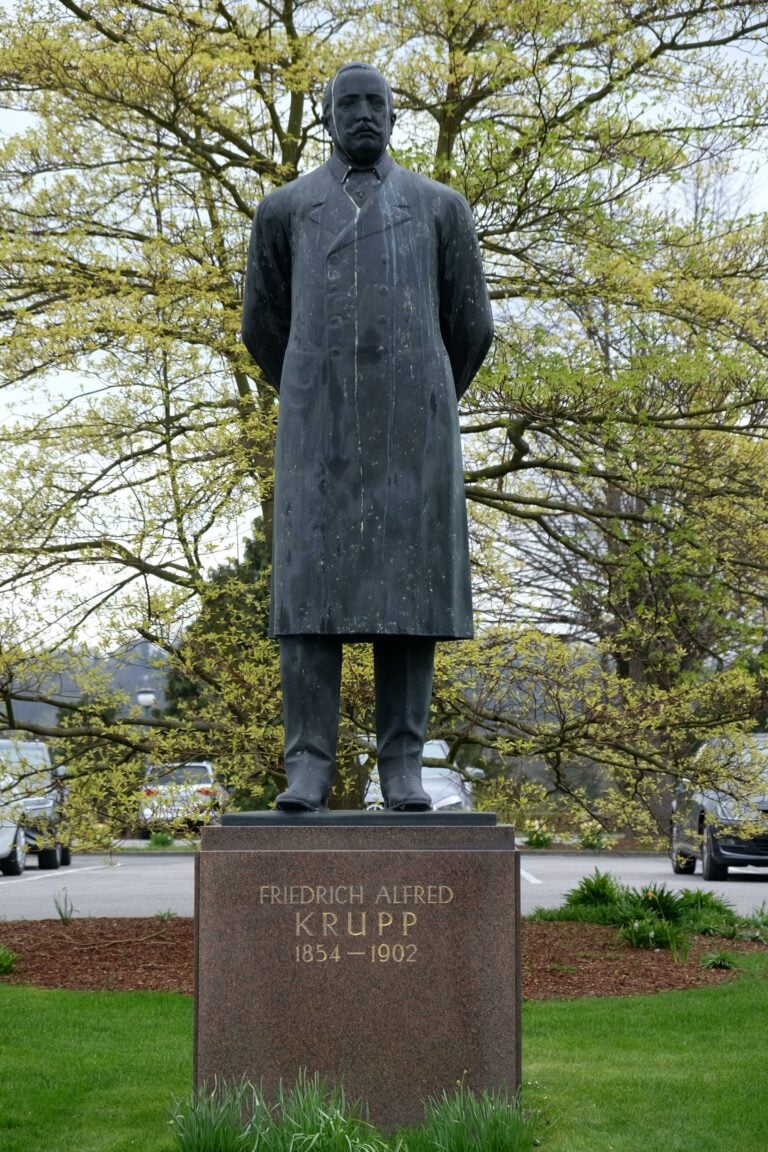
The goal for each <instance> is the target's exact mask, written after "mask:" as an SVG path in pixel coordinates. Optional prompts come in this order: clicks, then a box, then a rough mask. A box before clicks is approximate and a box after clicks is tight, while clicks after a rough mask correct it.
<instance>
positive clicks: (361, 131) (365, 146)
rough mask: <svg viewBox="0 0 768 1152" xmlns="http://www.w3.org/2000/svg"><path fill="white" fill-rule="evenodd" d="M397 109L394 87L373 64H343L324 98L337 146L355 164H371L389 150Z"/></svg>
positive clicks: (327, 124) (325, 121)
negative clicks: (395, 108) (394, 99)
mask: <svg viewBox="0 0 768 1152" xmlns="http://www.w3.org/2000/svg"><path fill="white" fill-rule="evenodd" d="M394 123H395V113H394V110H393V108H392V91H391V89H390V87H389V84H387V82H386V80H385V79H384V77H383V76H382V74H381V72H379V71H378V69H376V68H373V67H371V65H370V64H357V63H353V64H344V65H343V67H341V68H339V70H338V72H337V73H336V75H335V76H334V77H333V79H332V80H330V81H329V83H328V86H327V88H326V89H325V96H324V98H323V124H324V125H325V128H326V131H327V132H329V133H330V135H331V139H332V140H333V144H334V148H336V149H337V150H338V151H339V152H341V154H342V156H344V157H346V159H348V160H351V161H352V163H353V164H359V165H363V166H365V165H369V164H373V163H375V161H376V160H378V158H379V157H380V156H381V155H382V153H383V152H384V151H385V150H386V147H387V144H389V137H390V136H391V134H392V127H393V125H394Z"/></svg>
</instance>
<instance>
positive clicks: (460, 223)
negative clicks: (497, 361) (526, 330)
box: [439, 193, 493, 398]
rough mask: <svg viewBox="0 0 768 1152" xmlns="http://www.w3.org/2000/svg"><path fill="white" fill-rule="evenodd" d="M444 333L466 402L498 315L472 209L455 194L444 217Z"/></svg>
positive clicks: (459, 393) (441, 241) (458, 392)
mask: <svg viewBox="0 0 768 1152" xmlns="http://www.w3.org/2000/svg"><path fill="white" fill-rule="evenodd" d="M439 227H440V236H439V245H440V331H441V333H442V337H443V342H444V344H445V347H446V349H447V352H448V356H449V358H450V361H451V367H452V369H453V379H454V383H455V385H456V396H457V398H460V397H461V396H462V395H463V394H464V393H465V392H466V390H467V388H468V387H469V385H470V384H471V383H472V380H473V379H474V377H475V375H476V373H477V370H478V368H479V367H480V365H481V364H482V362H483V360H484V359H485V357H486V355H487V353H488V349H489V348H490V346H491V341H492V340H493V313H492V312H491V304H490V300H489V299H488V289H487V287H486V284H485V275H484V273H483V261H482V257H481V255H480V245H479V244H478V242H477V233H476V232H475V222H474V220H473V219H472V213H471V211H470V208H469V205H468V204H467V202H466V200H464V198H463V197H461V196H458V195H456V194H455V193H454V194H452V195H451V196H450V198H449V199H448V201H447V203H446V205H445V206H444V210H443V212H442V213H441V216H440V224H439Z"/></svg>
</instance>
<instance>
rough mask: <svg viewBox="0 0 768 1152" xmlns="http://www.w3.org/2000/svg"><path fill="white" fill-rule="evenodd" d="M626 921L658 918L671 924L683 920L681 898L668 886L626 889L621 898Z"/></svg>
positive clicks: (657, 885) (658, 885) (653, 885)
mask: <svg viewBox="0 0 768 1152" xmlns="http://www.w3.org/2000/svg"><path fill="white" fill-rule="evenodd" d="M621 905H622V908H623V910H624V915H625V919H626V920H630V919H632V920H635V919H643V918H644V917H646V916H657V917H658V918H659V919H660V920H665V921H667V922H669V923H671V924H676V923H678V921H680V920H681V919H682V918H683V912H682V908H681V905H680V896H679V894H678V893H677V892H676V891H674V889H671V888H668V887H667V885H666V884H649V885H647V886H646V887H645V888H626V889H624V891H623V893H622V896H621Z"/></svg>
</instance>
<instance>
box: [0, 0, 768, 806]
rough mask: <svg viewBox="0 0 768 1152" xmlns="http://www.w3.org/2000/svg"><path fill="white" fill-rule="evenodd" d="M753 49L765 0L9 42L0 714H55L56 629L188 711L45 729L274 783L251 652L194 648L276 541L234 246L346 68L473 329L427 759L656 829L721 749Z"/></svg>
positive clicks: (260, 399)
mask: <svg viewBox="0 0 768 1152" xmlns="http://www.w3.org/2000/svg"><path fill="white" fill-rule="evenodd" d="M766 29H768V4H765V3H756V2H755V0H728V2H727V3H722V2H720V0H718V2H717V3H714V2H713V3H711V4H710V3H704V4H701V3H693V2H686V0H607V2H603V3H600V4H597V3H595V2H593V0H587V2H585V0H579V2H578V3H577V2H576V0H565V2H562V0H557V2H555V0H521V2H520V3H518V4H515V5H514V6H512V7H511V8H510V6H509V5H507V4H502V3H501V2H500V0H471V2H470V3H469V4H465V5H456V4H455V3H454V2H453V0H439V3H438V4H437V6H436V5H435V4H434V3H433V4H430V5H426V4H424V3H422V2H421V0H415V2H414V0H407V2H400V0H398V2H397V3H393V2H392V0H381V2H380V3H377V4H374V5H373V6H362V5H361V6H359V7H358V6H356V5H355V4H354V3H341V4H338V5H333V6H331V7H330V8H328V6H320V5H314V4H312V3H305V2H296V0H288V2H287V3H286V4H284V5H283V6H282V7H281V8H279V9H275V8H274V7H273V6H270V5H264V4H261V3H254V4H251V5H245V4H237V5H234V6H228V5H222V4H220V3H217V4H213V3H210V2H208V0H202V2H198V0H195V2H192V0H175V2H174V3H167V2H164V0H161V2H160V3H153V4H149V3H143V2H138V3H137V2H135V0H126V2H125V3H123V4H121V5H119V6H118V7H115V6H114V5H107V4H106V3H103V2H102V0H95V2H90V0H89V2H87V3H82V4H78V3H75V2H73V0H25V2H23V3H21V4H19V5H18V7H17V10H16V11H15V12H14V13H6V14H4V15H3V17H2V33H3V36H2V44H3V47H2V49H0V94H2V99H3V106H4V107H6V108H12V109H15V110H20V111H23V112H24V113H26V114H27V115H28V117H29V119H28V120H27V121H25V123H24V125H23V126H22V128H20V130H19V131H18V133H17V134H16V135H15V136H12V137H9V138H8V139H7V140H6V141H5V143H4V146H3V150H2V155H1V156H0V172H1V173H2V176H1V179H2V190H3V197H2V204H1V206H0V226H1V227H0V233H1V236H2V238H1V239H0V269H2V273H1V275H2V283H3V298H2V304H1V305H0V324H1V325H2V326H3V333H4V342H3V345H2V350H1V351H0V362H1V363H2V369H3V377H2V378H3V380H4V382H5V391H6V417H5V421H4V427H3V432H2V437H3V447H4V451H3V455H2V465H1V468H2V483H1V484H0V491H1V492H2V495H1V496H0V586H1V587H2V588H3V589H4V590H5V591H6V593H7V595H6V598H5V599H6V601H7V602H8V607H3V608H2V609H0V682H1V683H2V698H3V699H4V701H5V705H4V707H5V715H4V717H3V719H2V723H4V724H5V725H6V726H8V727H13V726H14V725H15V723H16V721H15V718H14V713H13V703H14V700H18V699H24V698H30V697H31V698H43V697H44V698H46V699H53V700H54V701H56V702H58V700H57V696H56V692H55V691H52V690H51V683H52V680H51V677H52V675H53V674H54V673H55V671H56V667H57V661H58V659H59V656H58V654H59V653H60V652H61V650H62V649H63V648H64V647H66V646H68V645H70V644H71V643H72V641H73V639H74V638H76V639H77V642H78V643H79V644H80V645H81V646H82V645H83V644H84V642H85V641H86V639H87V641H88V644H89V645H90V646H91V647H93V648H97V649H100V650H102V651H103V650H105V649H108V648H109V647H110V646H112V645H114V644H117V643H119V642H121V641H123V640H124V639H125V638H126V637H134V638H135V637H136V636H137V635H140V636H143V637H145V638H147V639H151V640H152V641H153V642H155V643H157V644H158V645H160V646H161V647H162V648H163V649H164V650H165V651H166V652H167V654H168V657H169V659H171V660H172V661H175V662H177V664H179V666H180V668H181V671H183V672H184V674H185V675H187V676H190V677H191V678H192V679H193V680H195V681H196V682H204V683H205V684H206V686H207V687H206V691H205V692H204V693H203V694H202V695H201V696H200V697H198V702H197V703H198V706H197V707H196V709H195V710H194V711H193V710H191V709H184V710H180V711H178V712H177V714H176V715H164V716H160V715H158V716H155V717H153V718H152V724H151V731H150V732H149V733H147V732H146V730H145V728H144V726H143V720H144V719H145V718H143V717H142V716H141V715H140V714H138V713H137V712H136V710H135V709H133V710H132V709H131V707H130V706H129V704H128V703H126V702H122V703H121V706H120V707H119V708H117V709H116V710H115V712H114V718H113V719H112V720H111V721H110V722H106V721H105V720H104V719H103V718H102V719H96V718H95V717H94V714H93V713H92V712H91V711H89V712H84V711H83V710H82V708H78V706H77V705H73V708H74V712H75V713H76V714H77V716H78V723H79V728H80V729H81V730H82V735H83V738H84V739H90V738H91V737H92V736H93V735H96V736H97V737H98V738H99V739H107V740H111V741H114V742H115V743H116V744H117V745H118V746H125V747H131V748H140V749H146V750H151V753H152V755H153V756H160V755H162V756H163V757H164V758H175V755H176V753H177V752H179V751H180V750H181V751H183V750H184V749H188V748H190V747H191V746H192V745H193V744H194V745H198V746H199V744H200V743H201V742H205V743H206V744H207V743H208V742H214V743H215V744H216V747H217V749H220V750H221V751H222V755H225V756H227V757H228V758H229V760H230V762H231V763H232V764H233V765H235V764H243V763H246V762H247V763H248V764H249V765H252V764H253V763H254V761H256V762H258V763H259V764H262V765H264V767H265V769H266V770H270V768H274V764H275V760H276V757H278V756H279V752H278V749H279V731H278V730H277V727H276V724H277V720H276V705H275V693H276V681H275V675H274V655H273V654H271V650H270V646H269V644H268V642H267V641H264V640H262V639H261V638H259V640H258V643H257V642H254V644H253V646H252V648H251V650H250V651H249V652H248V653H247V658H244V659H243V660H242V661H240V662H239V663H237V664H236V665H234V666H233V664H232V661H231V660H230V659H229V656H227V655H226V654H231V653H232V652H234V651H235V638H234V637H232V636H229V637H228V638H227V637H225V636H224V634H223V632H221V633H219V632H217V631H216V628H214V629H213V638H212V646H213V647H217V646H218V648H219V649H220V656H221V658H220V659H219V658H218V657H216V656H215V655H212V654H211V652H210V651H207V650H206V645H205V644H202V643H196V644H195V645H192V644H191V639H192V638H193V637H198V636H201V635H202V632H201V631H200V629H202V628H203V627H204V625H205V622H206V621H207V620H210V619H211V612H214V610H213V609H212V608H211V607H206V605H210V604H211V597H214V598H215V597H217V596H219V595H222V592H221V587H220V583H217V581H216V580H215V579H214V580H211V579H210V572H211V569H212V568H214V569H215V567H216V566H217V565H219V566H220V565H221V562H222V559H223V558H224V557H226V556H227V555H228V554H230V552H231V539H232V536H233V534H235V533H236V532H237V531H238V529H239V525H240V524H241V523H242V522H243V519H244V518H245V522H246V523H250V521H251V520H252V519H253V517H254V515H255V514H256V513H257V512H260V513H261V514H262V516H263V520H264V526H265V534H266V537H267V539H268V538H269V533H270V525H271V504H270V457H271V444H272V437H273V433H274V419H275V398H274V396H273V395H272V394H271V392H270V391H269V389H267V388H265V386H264V384H263V382H262V381H261V380H260V379H259V377H258V374H257V373H256V372H255V370H254V368H253V365H252V364H250V363H249V361H248V358H247V356H246V355H245V353H244V350H243V349H242V348H241V346H240V344H239V340H238V327H239V312H240V297H241V288H242V273H243V268H244V263H245V244H246V239H247V232H248V224H249V219H250V216H251V213H252V211H253V207H254V205H255V204H256V202H257V201H258V200H259V199H260V197H261V195H262V194H263V193H264V192H265V191H266V190H267V189H268V188H270V187H273V186H274V185H276V184H278V183H280V182H282V181H284V180H286V179H290V178H291V177H292V176H294V175H295V174H296V173H297V172H299V171H301V170H303V169H305V168H307V167H310V166H312V165H314V164H315V163H316V162H318V161H319V160H320V159H322V157H323V154H324V151H323V150H324V144H323V141H322V134H321V132H320V127H319V101H320V98H321V92H322V87H323V83H324V81H325V79H326V77H327V76H328V75H329V74H330V72H331V71H332V69H333V68H334V66H335V65H336V64H337V63H339V62H340V61H341V60H343V59H345V58H348V57H349V56H366V57H368V58H372V59H375V60H376V61H377V62H379V63H380V64H381V65H382V67H383V68H384V70H385V71H386V72H387V73H388V74H389V75H391V76H392V78H393V82H394V87H395V92H396V97H397V100H398V103H399V105H400V107H401V108H402V109H403V111H402V114H401V124H402V126H403V127H402V131H401V133H400V135H399V137H398V141H399V155H400V158H401V159H403V160H404V161H405V162H406V163H408V164H411V165H413V166H415V167H417V168H419V169H420V170H422V171H425V172H428V173H432V174H434V175H435V176H436V177H437V178H438V179H441V180H444V181H450V182H452V183H454V184H456V186H458V187H459V188H460V189H461V190H462V191H463V192H464V193H465V194H466V195H467V196H468V198H469V199H470V202H471V203H472V205H473V207H474V210H475V213H476V217H477V220H478V227H479V233H480V238H481V242H482V244H483V247H484V251H485V254H486V258H487V266H488V272H489V280H490V285H491V288H492V294H493V297H494V300H495V302H496V307H497V310H498V320H499V323H498V329H499V336H498V340H497V345H496V351H495V356H494V359H493V362H492V363H491V364H490V365H489V366H488V368H487V369H486V370H484V372H483V373H482V374H481V376H480V378H479V379H478V381H477V384H476V386H475V388H474V389H473V390H472V393H471V395H470V396H469V397H468V398H467V403H466V406H465V408H464V410H463V414H462V424H463V431H464V433H465V441H466V465H467V494H468V496H469V498H470V502H471V519H472V534H473V541H474V545H475V571H476V589H477V600H478V609H479V625H480V632H479V639H478V642H477V643H476V644H475V645H474V646H473V645H469V646H467V647H466V649H465V650H464V652H463V653H462V654H461V655H460V656H459V654H458V653H457V652H456V651H454V650H452V651H451V654H450V660H446V661H445V662H444V664H443V666H442V667H443V672H442V673H441V675H440V677H439V678H438V687H439V693H438V698H437V701H436V724H437V725H438V726H439V729H440V731H441V732H444V733H446V734H447V735H448V736H449V737H450V742H451V744H452V747H453V748H454V749H456V748H458V747H460V746H461V745H462V743H464V744H466V743H467V742H470V741H472V742H474V743H475V745H476V746H477V745H478V744H479V745H482V744H492V745H493V748H494V749H495V751H496V754H497V756H498V757H499V758H500V761H501V762H502V763H503V764H504V765H505V766H506V767H507V768H508V767H509V764H510V761H512V762H514V763H518V762H519V761H520V760H521V759H522V758H524V757H527V756H529V755H534V754H535V755H538V754H539V753H540V752H541V754H542V755H544V756H545V758H546V762H547V764H548V765H549V772H550V779H551V780H552V781H554V784H555V785H556V786H557V787H559V788H562V789H564V790H566V791H568V789H571V791H573V789H572V788H571V784H570V783H569V781H571V780H572V779H573V778H574V775H573V774H574V772H575V771H576V769H577V768H578V767H579V766H580V765H582V764H583V762H584V758H585V757H587V758H589V761H590V762H591V763H592V764H603V765H605V770H606V772H608V773H609V774H610V775H611V776H612V777H613V778H614V779H619V777H622V774H624V776H623V777H622V779H623V785H622V793H621V795H622V796H623V797H624V798H625V799H626V798H629V800H632V799H633V798H634V799H636V798H637V797H640V799H641V801H642V803H643V804H645V805H646V806H650V807H651V808H652V809H653V807H654V804H655V803H656V801H655V800H654V799H653V798H652V797H651V796H650V795H648V794H647V793H648V792H649V791H652V790H653V788H654V785H653V781H654V780H655V779H656V778H657V777H658V778H662V779H663V778H664V776H665V773H666V772H667V771H668V770H669V769H670V768H671V769H673V770H681V769H680V765H681V764H682V763H683V761H684V759H685V757H686V756H687V755H688V754H689V753H690V751H691V748H692V747H693V746H694V745H695V742H696V740H697V739H698V738H699V737H700V736H701V734H702V733H703V732H704V731H706V730H708V728H709V727H711V726H716V725H723V724H728V723H737V724H738V723H745V722H749V720H750V718H751V717H752V716H753V715H754V714H756V710H757V709H758V708H759V706H760V701H761V697H762V695H763V691H762V679H761V673H760V671H759V665H754V664H753V665H750V664H749V657H750V654H753V655H754V654H756V653H758V652H759V651H760V650H761V647H762V645H763V643H764V623H763V621H764V616H765V592H766V586H765V562H764V557H765V555H766V551H765V519H764V513H763V512H762V509H764V507H765V481H764V477H765V473H766V469H765V439H764V432H763V428H764V427H765V406H766V396H767V395H768V389H767V388H766V381H765V351H766V348H765V331H766V324H765V318H766V313H767V311H768V308H767V302H766V291H765V270H766V262H767V256H768V253H767V251H766V239H767V237H768V230H766V226H765V219H764V217H763V216H762V215H759V214H756V213H753V214H750V213H749V212H747V211H746V210H745V209H742V208H740V207H739V206H738V205H736V206H733V207H732V206H731V205H730V204H728V203H727V202H726V203H724V204H718V203H717V202H716V198H715V199H713V196H714V193H715V192H716V191H717V189H722V188H724V187H728V183H729V181H731V182H732V173H733V172H734V171H736V170H739V169H740V168H743V167H744V165H745V164H746V163H747V162H748V161H747V157H748V154H749V151H750V149H757V148H759V146H760V144H761V142H762V141H763V140H764V131H765V126H766V112H767V111H768V108H767V106H766V99H767V98H766V92H768V86H766V84H765V82H764V71H765V57H764V37H765V32H766ZM685 189H692V190H693V192H692V195H691V197H690V198H689V199H688V200H686V198H685V195H684V192H685ZM237 578H238V576H237V573H233V577H232V579H233V581H235V580H236V579H237ZM226 598H227V600H228V602H232V603H237V601H238V595H237V593H236V592H235V588H234V583H232V584H230V582H229V578H227V591H226ZM214 615H215V612H214ZM246 616H247V613H246ZM196 619H199V620H200V624H199V626H198V630H197V631H195V630H194V629H191V625H192V622H193V621H194V620H196ZM228 627H229V628H230V630H232V629H237V633H238V635H242V634H243V631H244V630H245V631H248V629H249V623H248V620H247V619H245V618H239V619H237V620H235V619H233V620H232V621H231V623H230V624H229V625H228ZM184 635H186V636H188V637H189V638H190V643H188V644H187V645H186V646H185V645H184V644H183V643H180V638H181V637H182V636H184ZM214 641H215V643H214ZM585 646H586V647H585ZM225 656H226V659H225ZM739 661H740V663H739ZM750 667H752V668H756V669H757V671H753V672H750V671H749V668H750ZM587 668H588V669H589V671H588V672H587V671H586V669H587ZM356 669H357V671H355V670H356ZM349 670H350V671H349V673H348V677H349V679H348V681H347V682H346V691H347V693H348V695H349V699H350V701H351V702H352V703H351V705H350V708H351V715H352V716H353V717H354V723H357V722H362V720H363V718H364V716H365V714H366V707H367V705H365V700H366V691H367V688H366V685H367V684H368V680H367V673H366V671H365V669H364V667H363V666H362V665H361V666H360V667H359V668H358V665H357V662H356V661H355V660H350V662H349ZM555 673H556V674H555ZM91 675H92V673H91ZM355 676H358V679H357V680H356V681H355ZM523 676H528V677H530V678H531V679H530V681H529V682H527V683H523V681H522V677H523ZM472 677H473V678H474V683H475V687H474V689H472V691H470V689H469V686H468V678H472ZM509 683H512V684H514V685H515V686H516V690H515V691H514V692H510V690H509V689H508V686H507V685H508V684H509ZM483 702H484V703H483ZM70 703H71V702H70ZM54 731H55V726H54V727H53V728H52V729H50V730H49V731H48V732H47V733H45V732H44V733H42V734H48V735H51V734H53V732H54ZM70 733H71V729H70ZM249 771H250V768H249ZM575 799H576V800H577V802H581V799H582V798H581V797H580V794H575ZM623 802H624V801H622V803H623Z"/></svg>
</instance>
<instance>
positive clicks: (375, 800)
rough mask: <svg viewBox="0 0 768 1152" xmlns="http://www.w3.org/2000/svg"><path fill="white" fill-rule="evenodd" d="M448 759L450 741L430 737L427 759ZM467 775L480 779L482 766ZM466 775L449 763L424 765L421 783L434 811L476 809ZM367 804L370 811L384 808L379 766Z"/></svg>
mask: <svg viewBox="0 0 768 1152" xmlns="http://www.w3.org/2000/svg"><path fill="white" fill-rule="evenodd" d="M447 758H448V744H447V742H446V741H445V740H428V741H427V742H426V744H425V745H424V759H426V760H447ZM466 775H469V776H471V777H474V778H480V777H481V776H482V775H483V773H482V771H481V770H480V769H478V768H470V769H468V770H467V773H466ZM466 775H465V773H463V772H462V771H461V770H460V769H459V768H453V767H451V766H450V765H449V764H446V766H445V767H436V766H432V765H428V764H425V765H424V767H423V768H422V770H421V783H422V785H423V787H424V791H425V792H427V793H428V795H429V797H430V799H431V801H432V809H433V811H435V812H471V811H472V809H473V808H474V802H473V799H472V783H471V780H467V779H466ZM364 803H365V807H366V808H367V809H369V810H372V809H377V808H383V807H384V797H383V796H382V794H381V785H380V783H379V773H378V771H377V769H376V768H374V769H373V771H372V772H371V776H370V780H369V781H368V787H367V788H366V791H365V800H364Z"/></svg>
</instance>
